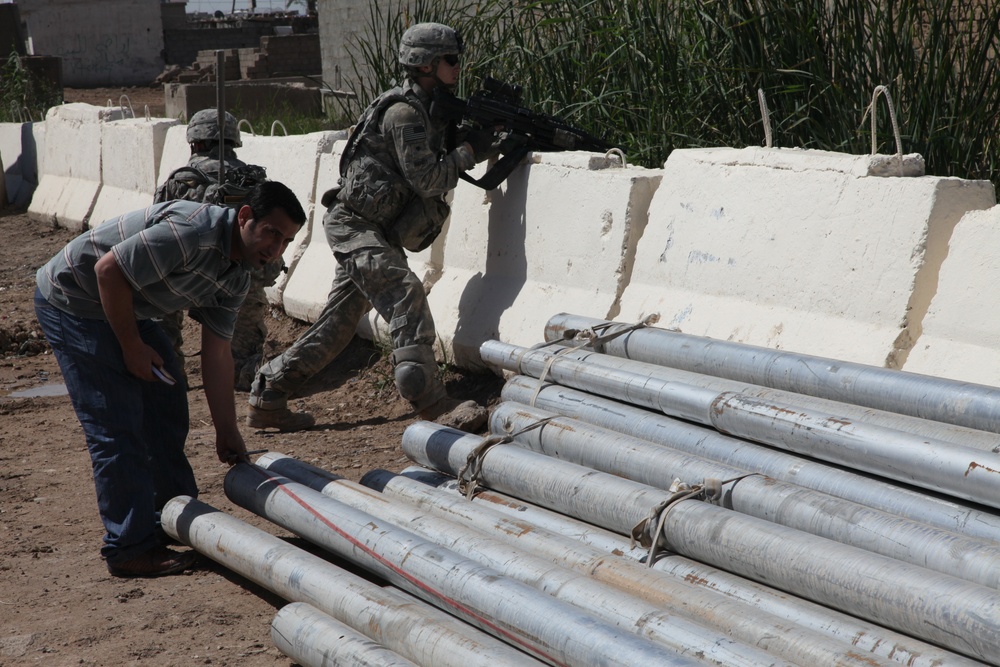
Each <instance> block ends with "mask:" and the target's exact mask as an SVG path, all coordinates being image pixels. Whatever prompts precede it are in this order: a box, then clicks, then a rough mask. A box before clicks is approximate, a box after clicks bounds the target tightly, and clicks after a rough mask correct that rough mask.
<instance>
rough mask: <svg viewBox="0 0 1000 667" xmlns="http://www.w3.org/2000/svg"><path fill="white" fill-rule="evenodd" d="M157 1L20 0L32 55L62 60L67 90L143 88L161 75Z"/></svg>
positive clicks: (160, 44)
mask: <svg viewBox="0 0 1000 667" xmlns="http://www.w3.org/2000/svg"><path fill="white" fill-rule="evenodd" d="M160 5H161V3H160V2H150V1H149V0H102V2H101V3H100V8H99V9H98V8H96V7H95V3H94V2H91V1H89V0H19V2H18V6H19V7H20V10H21V19H22V20H23V21H24V23H25V25H26V28H27V29H26V33H27V37H28V39H29V40H30V43H31V46H32V50H33V51H34V53H35V54H39V55H49V56H58V57H60V58H62V72H63V84H64V85H66V86H70V87H78V88H80V87H88V86H118V85H122V86H129V85H147V84H149V83H150V82H151V81H152V80H153V79H155V78H156V76H157V75H158V74H159V73H160V72H162V71H163V65H164V63H163V55H162V54H163V24H162V18H161V14H160V9H161V7H160Z"/></svg>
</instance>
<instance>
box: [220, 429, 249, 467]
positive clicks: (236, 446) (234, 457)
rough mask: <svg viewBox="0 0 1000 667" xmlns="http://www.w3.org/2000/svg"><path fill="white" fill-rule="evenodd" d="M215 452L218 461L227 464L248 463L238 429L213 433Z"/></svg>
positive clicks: (244, 446)
mask: <svg viewBox="0 0 1000 667" xmlns="http://www.w3.org/2000/svg"><path fill="white" fill-rule="evenodd" d="M215 454H216V456H218V457H219V461H221V462H222V463H225V464H227V465H236V464H237V463H248V462H249V461H250V459H249V457H248V456H247V446H246V443H244V442H243V436H242V435H241V434H240V432H239V431H238V430H233V431H226V432H223V431H218V430H217V431H216V433H215Z"/></svg>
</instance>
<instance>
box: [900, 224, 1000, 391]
mask: <svg viewBox="0 0 1000 667" xmlns="http://www.w3.org/2000/svg"><path fill="white" fill-rule="evenodd" d="M997 248H1000V206H994V207H993V208H991V209H989V210H986V211H973V212H970V213H966V214H965V216H963V217H962V220H961V221H960V222H959V223H958V225H957V226H956V227H955V231H954V232H953V233H952V236H951V242H950V243H949V247H948V257H947V258H946V259H945V260H944V263H943V264H942V266H941V274H940V279H939V280H938V282H937V290H936V291H935V293H934V294H933V298H932V300H931V303H930V308H929V309H928V311H927V316H926V317H925V318H924V319H923V331H922V333H921V334H920V337H919V338H917V342H916V345H914V347H913V351H912V352H910V356H909V358H908V359H907V360H906V363H905V364H904V366H903V370H906V371H911V372H914V373H923V374H925V375H937V376H940V377H946V378H952V379H955V380H965V381H968V382H978V383H980V384H987V385H994V386H996V385H998V384H1000V308H997V285H1000V262H998V261H997Z"/></svg>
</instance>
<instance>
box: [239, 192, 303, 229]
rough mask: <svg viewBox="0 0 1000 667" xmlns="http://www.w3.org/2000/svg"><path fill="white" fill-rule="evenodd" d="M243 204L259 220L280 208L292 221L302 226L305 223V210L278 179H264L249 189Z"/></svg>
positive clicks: (292, 193)
mask: <svg viewBox="0 0 1000 667" xmlns="http://www.w3.org/2000/svg"><path fill="white" fill-rule="evenodd" d="M245 204H246V205H247V206H249V207H250V210H251V211H253V217H254V219H255V220H260V219H261V218H263V217H264V216H266V215H267V214H269V213H270V212H271V211H273V210H274V209H276V208H280V209H281V210H283V211H284V212H285V213H287V214H288V217H289V218H291V219H292V222H294V223H295V224H297V225H299V226H302V225H304V224H305V223H306V212H305V211H304V210H302V204H300V203H299V200H298V197H296V196H295V193H294V192H292V191H291V190H289V189H288V186H287V185H285V184H284V183H279V182H278V181H264V182H263V183H258V184H257V185H255V186H253V187H252V188H251V189H250V194H249V195H247V198H246V200H245Z"/></svg>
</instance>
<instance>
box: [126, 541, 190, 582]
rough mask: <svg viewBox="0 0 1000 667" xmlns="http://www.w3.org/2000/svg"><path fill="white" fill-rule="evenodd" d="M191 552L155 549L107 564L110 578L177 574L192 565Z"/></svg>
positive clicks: (163, 548)
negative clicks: (129, 558) (119, 561)
mask: <svg viewBox="0 0 1000 667" xmlns="http://www.w3.org/2000/svg"><path fill="white" fill-rule="evenodd" d="M194 560H195V553H194V552H193V551H187V552H183V553H182V552H179V551H172V550H170V549H168V548H166V547H155V548H153V549H150V550H149V551H147V552H146V553H144V554H141V555H139V556H136V557H135V558H132V559H131V560H127V561H124V562H121V563H114V564H112V563H108V572H110V573H111V576H112V577H163V576H166V575H168V574H178V573H180V572H183V571H184V570H186V569H188V568H189V567H191V566H192V565H194Z"/></svg>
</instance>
